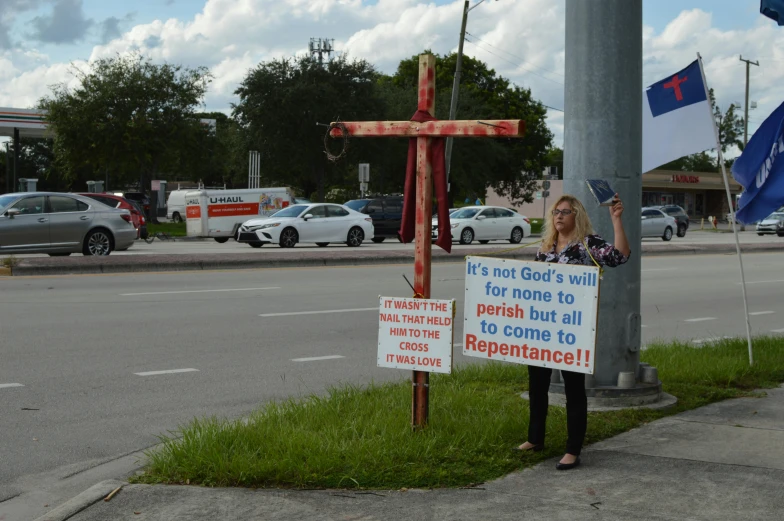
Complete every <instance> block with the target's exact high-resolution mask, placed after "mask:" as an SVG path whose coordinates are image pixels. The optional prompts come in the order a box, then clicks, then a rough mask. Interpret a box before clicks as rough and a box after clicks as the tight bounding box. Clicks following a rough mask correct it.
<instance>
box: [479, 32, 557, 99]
mask: <svg viewBox="0 0 784 521" xmlns="http://www.w3.org/2000/svg"><path fill="white" fill-rule="evenodd" d="M466 34H467V33H466ZM466 41H467V42H468V43H471V44H473V45H475V46H476V47H478V48H480V49H482V50H483V51H485V52H486V53H489V54H492V55H493V56H495V57H496V58H499V59H501V60H504V61H505V62H506V63H509V64H511V65H514V66H515V67H520V68H521V69H523V70H524V71H526V72H530V73H531V74H533V75H534V76H539V77H540V78H542V79H543V80H547V81H551V82H553V83H555V84H558V85H560V86H562V87H563V86H564V84H563V83H561V82H560V81H555V80H551V79H550V78H548V77H547V76H542V75H541V74H539V73H538V72H536V71H532V70H531V69H528V68H526V67H524V66H523V65H522V64H520V63H515V62H513V61H510V60H507V59H506V58H504V57H503V56H499V55H498V54H496V53H494V52H493V51H491V50H489V49H486V48H485V47H482V46H481V45H479V44H478V43H476V42H473V41H471V40H469V39H468V38H466Z"/></svg>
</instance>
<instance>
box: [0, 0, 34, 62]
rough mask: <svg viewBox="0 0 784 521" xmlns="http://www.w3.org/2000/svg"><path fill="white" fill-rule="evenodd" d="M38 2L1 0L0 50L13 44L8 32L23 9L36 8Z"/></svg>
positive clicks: (32, 0)
mask: <svg viewBox="0 0 784 521" xmlns="http://www.w3.org/2000/svg"><path fill="white" fill-rule="evenodd" d="M40 4H41V1H40V0H3V3H2V6H1V7H0V50H3V49H10V48H11V47H13V46H14V43H13V42H12V41H11V35H10V34H9V33H10V31H11V26H12V25H13V23H14V21H15V20H16V18H17V17H18V16H19V15H20V14H21V13H23V12H25V11H33V10H35V9H37V8H38V6H39V5H40Z"/></svg>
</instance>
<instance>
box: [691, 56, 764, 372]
mask: <svg viewBox="0 0 784 521" xmlns="http://www.w3.org/2000/svg"><path fill="white" fill-rule="evenodd" d="M697 60H698V61H699V62H700V74H702V84H703V85H704V86H705V95H706V97H707V98H708V111H709V112H710V117H711V121H712V122H713V133H714V134H715V135H716V152H717V153H718V157H719V165H720V166H721V175H722V178H723V179H724V190H725V192H726V193H727V203H728V204H729V207H730V217H731V218H732V219H730V220H731V221H732V222H731V224H732V233H733V234H734V235H735V249H736V250H737V252H738V264H739V265H740V284H741V288H742V291H743V311H744V315H745V317H746V340H747V342H748V344H749V365H754V354H753V352H752V349H751V322H750V321H749V299H748V297H747V295H746V275H745V273H744V271H743V256H742V255H741V252H740V239H739V238H738V228H737V224H736V219H735V209H734V208H733V206H732V194H731V193H730V181H729V178H728V177H727V167H726V166H725V165H724V154H722V152H721V141H720V140H719V129H718V127H716V120H715V119H714V118H713V107H712V106H711V103H710V92H709V90H708V80H706V79H705V69H703V67H702V56H700V53H697Z"/></svg>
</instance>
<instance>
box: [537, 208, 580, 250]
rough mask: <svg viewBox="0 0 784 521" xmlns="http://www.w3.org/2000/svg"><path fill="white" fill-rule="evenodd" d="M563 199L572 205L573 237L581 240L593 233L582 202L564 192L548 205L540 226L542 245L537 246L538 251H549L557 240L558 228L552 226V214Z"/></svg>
mask: <svg viewBox="0 0 784 521" xmlns="http://www.w3.org/2000/svg"><path fill="white" fill-rule="evenodd" d="M564 201H566V202H567V203H569V206H571V207H572V212H574V238H575V239H576V240H578V241H582V240H583V239H584V238H585V236H586V235H592V234H593V226H592V225H591V219H590V218H589V217H588V212H586V211H585V207H584V206H583V203H581V202H580V200H579V199H577V198H576V197H575V196H573V195H568V194H564V195H562V196H561V197H559V198H558V199H557V200H556V201H555V202H554V203H553V204H552V206H550V209H549V210H548V211H547V215H545V218H544V226H543V227H542V245H541V246H540V248H539V250H540V251H550V248H552V247H553V245H554V244H555V242H556V241H557V240H558V230H556V229H555V226H554V219H555V217H554V216H553V210H555V209H556V208H558V205H559V204H561V203H562V202H564Z"/></svg>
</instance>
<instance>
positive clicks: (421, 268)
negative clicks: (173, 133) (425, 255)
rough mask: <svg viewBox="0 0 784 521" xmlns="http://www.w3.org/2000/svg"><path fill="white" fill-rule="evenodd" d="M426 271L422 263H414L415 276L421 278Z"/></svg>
mask: <svg viewBox="0 0 784 521" xmlns="http://www.w3.org/2000/svg"><path fill="white" fill-rule="evenodd" d="M424 271H425V267H424V265H423V264H422V261H416V262H415V263H414V274H415V275H419V276H421V275H422V273H424Z"/></svg>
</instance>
